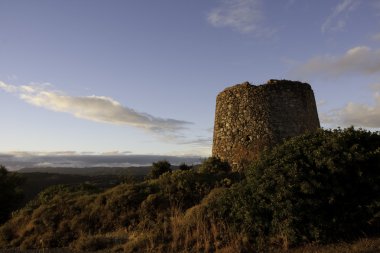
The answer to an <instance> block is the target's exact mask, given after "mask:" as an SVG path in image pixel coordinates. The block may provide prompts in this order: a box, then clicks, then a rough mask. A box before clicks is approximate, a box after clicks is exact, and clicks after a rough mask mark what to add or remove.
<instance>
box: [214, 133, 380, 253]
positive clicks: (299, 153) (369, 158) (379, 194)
mask: <svg viewBox="0 0 380 253" xmlns="http://www.w3.org/2000/svg"><path fill="white" fill-rule="evenodd" d="M247 174H248V175H247V181H246V182H245V183H242V184H240V185H236V186H235V187H232V188H231V190H229V191H227V192H226V193H225V194H224V195H223V196H221V197H220V198H219V199H218V201H216V203H214V205H215V207H214V209H213V212H214V213H217V215H218V216H219V217H222V218H225V219H226V220H228V221H229V222H230V224H232V225H233V226H235V227H236V228H241V229H243V230H245V231H246V233H248V234H249V235H250V238H251V240H254V242H255V243H256V244H257V245H260V243H267V242H268V241H269V240H270V241H271V242H272V243H277V244H279V245H282V246H283V247H287V246H289V245H294V244H299V243H303V242H310V241H314V242H315V241H317V242H318V241H319V242H328V241H331V240H337V239H347V238H349V237H351V236H356V235H358V234H359V233H361V232H364V231H368V229H369V228H370V224H371V222H372V223H373V224H375V223H376V222H375V221H376V219H379V218H376V217H379V216H378V214H380V135H379V133H372V132H369V131H365V130H361V129H359V130H355V129H353V128H348V129H345V130H341V129H337V130H319V131H317V132H316V133H310V134H306V135H303V136H299V137H295V138H292V139H290V140H288V141H285V142H284V144H282V145H280V146H278V147H276V148H274V149H273V150H271V151H270V152H267V153H264V154H263V155H262V156H261V158H260V159H259V160H257V161H256V162H255V163H254V164H253V166H252V167H251V168H250V169H249V170H248V172H247ZM260 238H261V239H260ZM258 239H260V241H257V240H258Z"/></svg>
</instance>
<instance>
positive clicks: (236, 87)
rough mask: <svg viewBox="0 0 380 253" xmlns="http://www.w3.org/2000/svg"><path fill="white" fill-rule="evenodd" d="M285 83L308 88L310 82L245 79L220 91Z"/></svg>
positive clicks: (284, 84)
mask: <svg viewBox="0 0 380 253" xmlns="http://www.w3.org/2000/svg"><path fill="white" fill-rule="evenodd" d="M287 85H302V86H304V87H305V86H306V87H308V88H311V86H310V84H308V83H304V82H301V81H292V80H286V79H281V80H280V79H270V80H268V81H267V82H266V83H264V84H258V85H256V84H251V83H250V82H248V81H245V82H243V83H239V84H235V85H232V86H230V87H227V88H225V89H224V90H223V91H222V92H221V93H223V92H225V91H232V90H238V89H239V90H240V89H257V88H267V87H274V86H277V87H280V86H287Z"/></svg>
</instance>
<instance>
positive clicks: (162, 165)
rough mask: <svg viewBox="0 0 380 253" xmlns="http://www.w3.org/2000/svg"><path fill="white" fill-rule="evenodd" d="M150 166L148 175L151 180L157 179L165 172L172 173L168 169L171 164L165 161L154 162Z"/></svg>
mask: <svg viewBox="0 0 380 253" xmlns="http://www.w3.org/2000/svg"><path fill="white" fill-rule="evenodd" d="M152 166H153V168H152V170H151V171H150V172H149V175H148V177H149V178H151V179H155V178H159V177H160V176H161V175H162V174H164V173H165V172H172V169H171V168H170V167H171V164H170V163H169V162H168V161H166V160H162V161H158V162H154V163H153V164H152Z"/></svg>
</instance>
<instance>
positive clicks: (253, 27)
mask: <svg viewBox="0 0 380 253" xmlns="http://www.w3.org/2000/svg"><path fill="white" fill-rule="evenodd" d="M262 19H263V13H262V8H261V0H224V1H223V2H222V3H221V5H220V6H218V7H217V8H214V9H213V10H211V11H210V12H209V13H208V16H207V20H208V21H209V22H210V23H211V24H212V25H213V26H216V27H230V28H232V29H234V30H236V31H238V32H241V33H253V34H255V35H257V36H263V35H269V34H270V33H272V32H273V31H270V30H269V29H267V28H264V27H263V26H262V24H261V21H262Z"/></svg>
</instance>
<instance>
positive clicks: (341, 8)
mask: <svg viewBox="0 0 380 253" xmlns="http://www.w3.org/2000/svg"><path fill="white" fill-rule="evenodd" d="M359 4H360V0H342V1H341V2H340V3H339V4H338V5H337V6H335V8H333V10H332V11H331V13H330V15H329V16H328V17H327V18H326V20H325V21H324V22H323V24H322V26H321V31H322V33H325V32H329V31H331V32H334V31H339V30H342V29H343V28H344V27H345V26H346V22H347V18H348V15H349V13H350V12H352V11H354V10H355V9H356V8H357V7H358V5H359Z"/></svg>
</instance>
